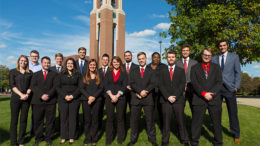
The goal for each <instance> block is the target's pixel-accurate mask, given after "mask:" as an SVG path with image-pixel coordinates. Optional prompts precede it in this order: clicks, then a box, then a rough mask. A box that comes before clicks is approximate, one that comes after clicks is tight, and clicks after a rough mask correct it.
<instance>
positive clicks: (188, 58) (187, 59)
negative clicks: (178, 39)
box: [182, 57, 190, 62]
mask: <svg viewBox="0 0 260 146" xmlns="http://www.w3.org/2000/svg"><path fill="white" fill-rule="evenodd" d="M189 60H190V57H187V58H186V61H187V62H189ZM182 62H184V58H183V57H182Z"/></svg>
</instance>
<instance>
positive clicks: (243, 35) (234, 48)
mask: <svg viewBox="0 0 260 146" xmlns="http://www.w3.org/2000/svg"><path fill="white" fill-rule="evenodd" d="M165 1H166V2H167V3H168V4H170V5H172V6H173V8H172V10H170V11H169V19H170V20H171V22H172V24H171V27H170V28H169V30H168V33H166V32H162V33H160V36H161V37H167V35H170V36H171V43H172V44H176V45H172V46H171V48H172V49H175V50H176V51H177V52H178V53H180V47H181V46H182V45H183V44H189V45H191V46H192V50H191V51H192V52H191V53H192V55H193V57H195V58H200V52H201V50H202V49H203V48H204V47H211V48H212V49H213V50H214V53H218V52H219V51H218V49H217V46H216V44H217V41H218V40H221V39H227V40H229V42H230V44H231V45H230V49H229V51H231V52H236V53H237V54H238V55H239V57H240V61H241V63H242V64H246V63H252V62H254V61H257V62H259V61H260V18H259V15H260V3H259V1H258V0H165ZM167 50H169V48H166V51H167Z"/></svg>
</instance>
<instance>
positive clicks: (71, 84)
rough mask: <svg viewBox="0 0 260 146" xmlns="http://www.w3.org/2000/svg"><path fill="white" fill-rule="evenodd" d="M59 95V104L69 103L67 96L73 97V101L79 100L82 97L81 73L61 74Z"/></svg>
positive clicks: (58, 79) (58, 85)
mask: <svg viewBox="0 0 260 146" xmlns="http://www.w3.org/2000/svg"><path fill="white" fill-rule="evenodd" d="M56 82H57V88H56V89H57V93H58V101H59V102H67V101H66V100H65V96H67V95H73V100H72V101H74V100H78V98H79V96H80V85H81V82H82V78H81V75H80V73H75V74H72V75H71V76H70V75H68V74H59V75H58V76H57V80H56Z"/></svg>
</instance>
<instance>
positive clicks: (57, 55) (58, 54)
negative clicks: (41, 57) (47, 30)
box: [55, 53, 63, 59]
mask: <svg viewBox="0 0 260 146" xmlns="http://www.w3.org/2000/svg"><path fill="white" fill-rule="evenodd" d="M57 57H61V58H62V59H63V55H62V54H61V53H57V54H55V58H57Z"/></svg>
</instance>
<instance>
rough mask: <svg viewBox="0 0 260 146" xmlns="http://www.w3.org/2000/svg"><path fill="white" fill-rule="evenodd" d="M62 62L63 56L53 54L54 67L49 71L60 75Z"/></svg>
mask: <svg viewBox="0 0 260 146" xmlns="http://www.w3.org/2000/svg"><path fill="white" fill-rule="evenodd" d="M62 61H63V55H62V54H61V53H57V54H55V62H56V65H54V66H52V67H50V70H52V71H55V72H57V73H61V70H62Z"/></svg>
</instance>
